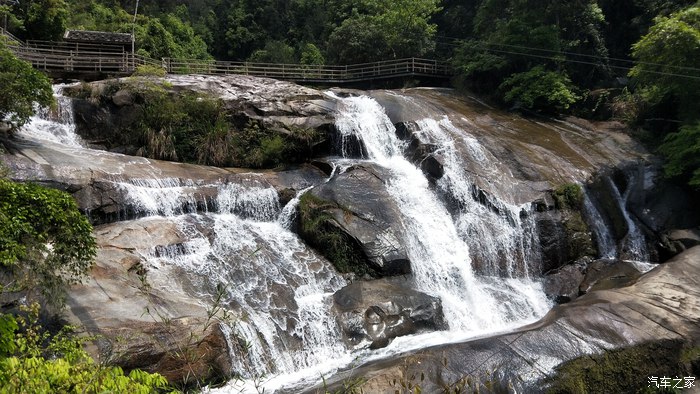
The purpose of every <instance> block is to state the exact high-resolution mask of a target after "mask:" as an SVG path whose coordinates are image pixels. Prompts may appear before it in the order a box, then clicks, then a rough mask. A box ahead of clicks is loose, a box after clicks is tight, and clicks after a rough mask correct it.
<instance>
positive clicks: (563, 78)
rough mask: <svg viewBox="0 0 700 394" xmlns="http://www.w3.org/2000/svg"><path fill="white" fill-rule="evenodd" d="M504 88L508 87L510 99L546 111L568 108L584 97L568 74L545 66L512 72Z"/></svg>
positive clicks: (504, 82)
mask: <svg viewBox="0 0 700 394" xmlns="http://www.w3.org/2000/svg"><path fill="white" fill-rule="evenodd" d="M500 89H501V90H503V91H505V96H504V99H505V101H506V102H509V103H514V104H519V105H521V106H522V107H524V108H526V109H531V110H536V111H543V112H557V111H559V112H561V111H564V110H566V109H568V108H569V107H570V106H571V105H572V104H574V103H575V102H576V101H578V100H579V99H580V97H579V96H578V95H576V94H575V93H574V90H573V89H574V87H573V84H572V83H571V80H570V79H569V77H568V76H567V75H565V74H563V73H560V72H556V71H547V70H546V69H545V68H544V67H543V66H536V67H533V68H532V69H531V70H530V71H527V72H522V73H517V74H513V75H511V76H510V77H509V78H507V79H506V80H505V81H503V83H502V84H501V86H500Z"/></svg>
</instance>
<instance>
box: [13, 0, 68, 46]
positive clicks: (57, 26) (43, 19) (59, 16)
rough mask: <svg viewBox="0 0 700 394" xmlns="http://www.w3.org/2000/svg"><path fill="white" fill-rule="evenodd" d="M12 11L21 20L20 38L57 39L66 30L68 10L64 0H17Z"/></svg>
mask: <svg viewBox="0 0 700 394" xmlns="http://www.w3.org/2000/svg"><path fill="white" fill-rule="evenodd" d="M14 13H15V15H16V16H17V17H18V18H19V19H20V20H21V21H22V22H23V26H22V27H23V30H22V32H21V33H20V34H19V35H20V36H21V37H22V38H26V39H30V40H57V39H60V38H61V37H63V33H65V31H66V27H67V23H68V17H69V13H70V12H69V9H68V4H67V3H66V2H65V1H64V0H33V1H18V2H17V4H16V5H15V6H14Z"/></svg>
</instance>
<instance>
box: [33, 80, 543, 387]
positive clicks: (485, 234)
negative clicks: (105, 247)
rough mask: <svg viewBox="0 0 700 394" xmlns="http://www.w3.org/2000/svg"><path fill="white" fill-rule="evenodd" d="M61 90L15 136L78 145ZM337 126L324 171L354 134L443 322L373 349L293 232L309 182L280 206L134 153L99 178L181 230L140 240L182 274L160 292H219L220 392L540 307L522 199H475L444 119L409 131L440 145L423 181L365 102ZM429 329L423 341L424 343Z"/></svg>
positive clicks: (492, 328)
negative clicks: (150, 242) (345, 317)
mask: <svg viewBox="0 0 700 394" xmlns="http://www.w3.org/2000/svg"><path fill="white" fill-rule="evenodd" d="M60 91H61V87H60V86H59V87H56V89H55V92H56V94H57V96H59V97H58V99H59V107H58V112H52V113H49V112H47V111H44V112H43V113H42V115H41V116H38V117H35V118H34V119H33V120H32V123H31V124H30V125H28V126H27V127H25V128H24V130H23V131H22V132H21V135H22V136H23V137H25V138H28V139H32V140H35V141H36V142H37V143H45V142H52V143H60V144H63V145H67V146H69V147H70V148H71V149H68V150H63V151H62V152H73V153H71V154H75V155H80V154H81V153H83V152H88V151H89V150H88V148H85V147H84V146H83V144H82V142H81V141H80V139H79V138H78V137H77V136H76V135H75V132H74V126H73V121H72V113H71V112H70V108H71V105H70V102H69V101H68V99H64V98H62V97H61V96H60ZM336 126H337V128H338V130H339V131H340V133H341V135H342V136H343V141H344V142H346V144H344V145H343V149H342V150H343V153H344V156H346V158H344V159H339V160H336V164H337V167H335V168H334V173H336V172H342V171H344V170H345V169H347V167H348V166H350V165H352V164H355V163H357V162H358V160H354V159H350V158H347V157H348V156H350V154H349V153H350V150H351V148H350V147H349V144H350V143H356V142H361V143H362V146H363V148H362V152H361V153H362V156H363V160H370V161H372V162H374V163H376V164H377V165H379V166H383V167H385V168H387V169H388V170H389V171H390V173H391V178H390V179H389V181H388V184H387V190H388V192H389V194H390V195H391V197H392V199H393V200H394V201H395V202H396V204H397V206H398V207H399V209H400V214H401V215H402V223H400V224H398V225H399V226H401V229H400V236H401V238H402V239H401V241H402V242H403V244H404V245H405V247H406V250H407V253H408V254H409V258H410V260H411V261H412V264H413V266H412V268H413V273H412V274H411V278H410V284H411V285H412V286H413V287H414V288H415V289H417V290H420V291H423V292H425V293H428V294H431V295H434V296H438V297H440V298H441V300H442V303H443V309H444V313H445V316H446V320H447V321H448V323H449V325H450V331H449V332H440V333H431V334H423V336H420V337H419V336H414V337H407V338H397V340H396V341H395V344H391V345H390V346H389V347H387V348H386V349H383V350H380V351H373V350H372V351H370V350H367V349H360V350H357V351H349V350H348V349H347V348H346V347H345V345H344V344H343V341H342V340H341V338H340V329H339V327H338V326H337V323H336V320H335V315H334V314H333V312H332V311H331V307H332V302H333V300H332V295H333V294H334V293H335V292H336V291H338V290H339V289H341V288H342V287H344V286H345V285H346V284H347V283H346V281H345V279H344V278H343V277H342V276H340V275H338V274H337V273H336V272H335V270H334V268H333V267H332V266H331V264H330V263H329V262H328V261H327V260H325V259H324V258H322V257H321V256H319V255H317V254H316V253H315V252H314V251H313V250H312V249H310V248H309V247H307V246H306V245H305V244H304V243H303V242H302V241H301V240H300V239H299V237H298V236H297V235H296V234H295V233H293V232H292V231H290V228H291V227H292V223H293V220H294V217H293V215H294V213H295V211H296V204H298V201H299V198H300V197H301V195H302V194H303V193H305V192H306V191H308V190H309V189H305V190H301V191H299V192H298V193H297V195H296V196H295V198H294V199H292V200H291V201H290V202H289V203H288V204H286V205H285V206H281V204H280V201H279V196H278V194H277V191H276V190H275V189H274V188H273V187H272V186H270V184H268V183H267V182H266V181H265V179H264V177H262V176H260V175H256V174H237V175H240V177H238V178H236V181H230V180H229V181H226V182H223V181H222V182H213V181H211V183H204V182H203V181H201V180H197V179H187V178H178V177H173V176H172V175H170V176H164V175H162V174H161V172H160V171H159V170H158V168H157V166H156V165H154V164H153V162H152V161H149V160H146V159H139V161H138V162H137V163H135V164H134V165H135V166H138V167H139V174H140V175H139V177H137V178H135V177H130V176H129V174H128V173H127V172H128V170H126V168H127V166H123V165H122V166H119V165H116V166H110V167H109V168H110V171H109V173H110V174H111V175H110V176H111V178H109V179H100V181H104V182H111V183H112V185H113V186H114V188H115V189H117V190H118V191H119V192H121V193H122V194H123V196H124V199H123V200H120V201H119V202H120V203H122V204H124V207H123V211H124V212H125V213H124V215H122V216H123V217H121V219H123V220H127V219H128V220H133V221H134V222H137V223H138V222H139V221H148V220H162V221H168V222H170V223H173V224H174V228H176V229H177V231H178V232H179V234H178V236H180V235H181V236H182V237H181V238H182V242H178V243H177V244H172V245H167V246H164V247H153V248H152V249H150V250H145V251H143V250H139V251H138V253H139V254H140V255H142V256H143V258H144V259H145V260H144V262H143V263H144V265H145V266H147V268H148V269H150V270H151V271H149V272H153V273H154V275H158V274H157V273H161V275H163V273H176V274H179V275H178V278H170V277H168V280H169V281H164V282H162V283H161V286H164V289H162V290H164V291H185V292H187V293H188V294H187V295H188V296H189V297H190V298H193V299H201V300H202V301H201V302H202V303H203V304H206V302H207V300H210V299H211V297H212V295H213V294H216V292H217V291H218V289H223V291H224V293H225V294H224V297H223V306H224V307H225V308H226V310H227V311H230V313H231V315H232V316H233V319H232V320H231V321H229V322H226V323H225V324H223V327H222V331H223V332H224V333H225V334H226V335H227V338H228V347H229V349H228V350H229V351H230V352H231V353H232V354H233V357H232V363H233V371H231V372H236V373H240V374H242V379H243V380H242V381H238V382H232V383H231V384H230V385H229V386H227V387H225V388H222V389H221V391H224V392H231V391H233V392H237V390H238V388H237V387H238V386H237V384H239V383H240V384H241V385H242V388H241V389H242V390H244V391H250V392H255V391H257V384H258V381H259V379H260V378H261V377H263V376H265V377H266V380H267V377H272V381H266V382H265V388H266V392H275V390H279V391H278V392H287V391H294V390H291V389H289V387H309V386H310V385H311V384H313V383H316V382H318V379H319V376H321V375H322V374H328V373H333V372H334V371H336V370H337V369H340V368H343V367H348V366H351V365H353V364H354V363H357V362H358V360H359V361H360V362H362V361H364V360H367V359H369V358H371V357H379V356H381V357H388V356H391V355H393V354H396V353H399V352H404V351H406V350H409V349H415V348H418V347H420V346H423V345H424V344H426V343H431V344H439V343H444V342H446V341H449V340H452V339H453V338H460V339H463V338H465V337H474V336H475V335H485V334H491V333H494V332H497V331H502V330H507V329H512V328H515V327H516V326H519V325H521V324H524V323H526V322H531V321H534V320H535V319H537V318H538V317H540V316H542V315H544V314H545V313H546V312H547V310H548V309H549V307H550V304H549V302H548V301H547V300H546V297H545V295H544V293H543V292H542V290H541V287H540V285H539V284H538V283H537V282H536V281H534V280H533V279H532V278H531V276H532V272H531V270H530V267H529V266H528V264H527V263H532V262H534V261H537V253H538V252H537V250H536V247H535V244H536V239H535V238H534V237H535V236H536V235H535V234H536V232H535V231H534V224H533V222H532V220H531V219H530V216H529V214H530V211H529V209H530V208H529V207H526V206H518V205H514V204H511V203H509V202H506V201H502V200H500V199H499V198H498V196H496V195H486V197H484V198H486V199H487V200H488V201H486V203H485V202H484V201H477V197H476V196H475V194H476V191H478V190H477V189H478V188H477V182H476V180H475V179H473V178H472V176H471V175H470V174H469V173H467V172H465V168H466V163H465V161H464V160H465V159H464V158H463V157H462V156H463V155H464V154H465V152H466V154H467V156H468V157H469V160H471V161H473V162H476V163H478V165H480V166H482V167H483V168H484V169H485V171H493V172H494V173H495V172H497V171H498V169H497V168H496V167H495V163H494V159H493V158H492V157H491V156H490V155H489V153H488V151H486V150H485V149H484V148H483V147H482V146H481V145H480V144H479V142H478V140H477V139H476V138H475V137H474V136H471V135H469V134H468V133H466V132H465V131H463V130H460V129H458V128H457V127H455V126H454V125H452V124H451V122H450V121H449V120H448V119H447V118H444V119H438V120H433V119H424V120H421V121H419V122H417V123H416V125H415V126H416V130H414V131H415V133H416V135H417V136H418V138H419V139H420V140H421V141H422V142H425V143H431V144H435V145H437V147H438V148H437V149H438V151H439V152H440V154H441V155H442V156H443V158H444V160H445V166H444V167H445V175H444V176H443V177H442V179H440V180H439V181H438V183H437V185H431V184H430V182H429V181H428V179H427V178H426V177H425V176H424V174H423V173H422V171H421V170H420V169H419V168H417V167H416V166H415V165H414V164H412V163H411V162H410V161H408V160H407V159H406V158H404V156H403V154H404V151H405V150H406V148H407V144H406V143H405V142H404V141H401V140H400V139H398V138H397V136H396V130H395V128H394V126H393V124H392V123H391V121H390V119H389V118H388V117H387V116H386V114H385V111H384V109H383V108H382V107H381V106H380V105H379V104H378V103H377V102H376V101H375V100H373V99H371V98H369V97H364V96H363V97H352V98H346V99H338V112H337V123H336ZM89 152H92V151H89ZM91 155H92V153H91ZM87 156H89V157H93V156H90V155H87ZM99 156H100V157H101V158H112V157H113V158H116V157H119V159H115V160H113V161H106V162H107V163H110V164H112V163H123V156H121V155H117V154H112V153H109V152H99ZM105 160H106V159H105ZM84 162H85V163H87V164H86V165H89V164H90V163H89V160H85V161H84ZM81 163H82V162H81ZM143 174H145V175H143ZM149 174H153V176H152V177H149ZM105 176H106V175H105ZM183 176H184V175H183ZM332 176H333V175H331V177H332ZM329 179H330V178H329ZM445 196H449V198H450V199H452V200H455V201H458V202H459V204H458V205H459V209H458V210H456V211H454V210H450V209H449V207H448V206H447V205H446V201H445ZM482 197H483V196H482ZM476 235H478V236H476ZM476 262H478V267H474V266H473V265H474V264H475V263H476ZM180 275H181V278H180ZM181 282H186V283H181ZM222 285H223V286H222ZM170 286H172V288H171V287H170ZM178 286H180V287H181V288H178V289H177V290H176V289H174V288H175V287H178ZM430 335H432V337H430V338H431V339H430V341H432V342H430V341H428V340H425V338H426V337H428V336H430ZM460 335H462V336H461V337H460ZM302 381H303V382H306V383H299V382H302ZM295 385H296V386H295ZM212 391H216V390H212Z"/></svg>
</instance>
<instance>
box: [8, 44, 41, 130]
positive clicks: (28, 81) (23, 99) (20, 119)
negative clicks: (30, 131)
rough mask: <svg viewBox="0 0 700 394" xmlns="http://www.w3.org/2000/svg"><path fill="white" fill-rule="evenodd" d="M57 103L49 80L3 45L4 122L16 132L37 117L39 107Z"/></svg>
mask: <svg viewBox="0 0 700 394" xmlns="http://www.w3.org/2000/svg"><path fill="white" fill-rule="evenodd" d="M53 102H54V100H53V90H52V89H51V82H50V81H49V79H48V78H47V77H46V76H45V75H44V74H42V73H40V72H39V71H36V70H34V69H33V68H32V66H31V65H30V64H29V63H27V62H25V61H22V60H19V59H17V58H16V57H15V56H14V54H13V53H12V52H10V50H9V49H7V48H6V47H5V45H4V44H3V43H2V42H0V122H3V121H4V122H7V123H8V124H9V125H10V131H14V130H16V129H18V128H20V127H22V126H23V125H24V124H26V123H27V122H28V121H29V118H30V117H32V115H34V109H35V105H36V104H39V105H41V106H45V107H47V106H50V105H52V104H53Z"/></svg>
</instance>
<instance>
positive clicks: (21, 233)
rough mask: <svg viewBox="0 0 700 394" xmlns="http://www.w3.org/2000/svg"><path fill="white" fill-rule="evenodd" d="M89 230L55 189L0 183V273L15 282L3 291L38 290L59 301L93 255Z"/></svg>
mask: <svg viewBox="0 0 700 394" xmlns="http://www.w3.org/2000/svg"><path fill="white" fill-rule="evenodd" d="M95 252H96V247H95V240H94V239H93V237H92V226H91V225H90V223H89V222H88V220H87V218H86V217H85V216H83V215H82V214H81V213H80V211H78V208H77V206H76V204H75V200H73V198H72V197H71V196H70V195H68V194H66V193H63V192H61V191H59V190H55V189H48V188H44V187H41V186H38V185H34V184H29V183H15V182H12V181H10V180H7V179H0V269H2V270H3V271H6V272H7V271H10V272H11V273H12V274H13V276H14V277H15V278H17V280H16V281H14V282H13V283H12V285H11V286H6V288H5V289H3V290H6V291H7V290H12V291H26V290H33V289H38V290H40V291H41V293H42V294H43V296H45V298H46V300H47V301H48V302H50V303H54V304H56V303H60V302H61V301H62V298H63V294H64V291H65V289H66V287H67V286H68V285H69V284H71V283H75V282H77V281H79V280H81V279H82V278H84V277H85V275H86V274H87V272H88V270H89V268H90V267H91V265H92V260H93V258H94V256H95Z"/></svg>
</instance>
